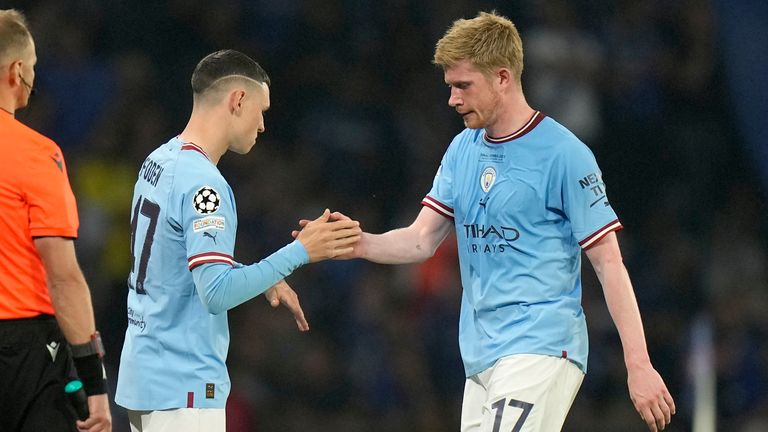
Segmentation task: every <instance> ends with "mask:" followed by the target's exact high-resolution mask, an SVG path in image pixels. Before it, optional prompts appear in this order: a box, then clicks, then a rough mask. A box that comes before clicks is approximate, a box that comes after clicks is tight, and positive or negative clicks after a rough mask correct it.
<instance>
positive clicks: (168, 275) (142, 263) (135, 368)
mask: <svg viewBox="0 0 768 432" xmlns="http://www.w3.org/2000/svg"><path fill="white" fill-rule="evenodd" d="M236 230H237V215H236V211H235V198H234V196H233V194H232V190H231V188H230V187H229V185H228V184H227V182H226V180H224V177H222V175H221V173H220V172H219V170H218V169H217V168H216V166H215V165H214V164H213V163H212V162H211V161H210V160H209V159H208V157H207V155H206V154H205V152H204V151H203V150H202V149H201V148H200V147H198V146H196V145H195V144H192V143H183V142H181V141H180V140H179V139H178V138H174V139H172V140H170V141H169V142H168V143H166V144H164V145H162V146H160V147H159V148H157V149H156V150H155V151H154V152H152V154H150V155H149V157H148V158H147V159H146V160H145V161H144V163H143V164H142V166H141V169H140V171H139V178H138V181H137V182H136V186H135V188H134V194H133V204H132V217H131V252H132V255H133V265H132V267H131V273H130V275H129V277H128V287H129V290H128V311H127V312H128V329H127V330H126V333H125V344H124V345H123V351H122V355H121V357H120V371H119V376H118V382H117V394H116V395H115V401H116V402H117V403H118V404H119V405H121V406H123V407H125V408H128V409H132V410H162V409H172V408H185V407H190V408H224V406H225V403H226V400H227V396H228V395H229V390H230V381H229V376H228V374H227V368H226V365H225V360H226V357H227V350H228V348H229V328H228V325H227V312H226V311H227V310H228V309H231V308H233V307H235V306H237V305H238V304H240V303H243V302H244V301H246V300H248V299H250V298H253V297H254V296H257V295H259V294H261V293H262V292H264V291H265V290H266V289H268V288H269V287H270V286H272V285H273V284H275V283H276V282H278V281H279V280H281V279H283V278H284V277H286V276H287V275H288V274H290V273H291V272H292V271H293V270H294V269H296V268H298V267H299V266H301V265H303V264H305V263H307V262H309V257H308V256H307V253H306V250H305V249H304V247H303V246H302V245H301V243H300V242H298V241H294V242H293V243H291V244H289V245H288V246H286V247H284V248H282V249H280V250H279V251H277V252H275V253H274V254H272V255H270V256H269V257H268V258H266V259H264V260H263V261H261V262H259V263H258V264H253V265H250V266H243V265H241V264H238V263H236V262H235V261H234V258H233V253H234V245H235V232H236Z"/></svg>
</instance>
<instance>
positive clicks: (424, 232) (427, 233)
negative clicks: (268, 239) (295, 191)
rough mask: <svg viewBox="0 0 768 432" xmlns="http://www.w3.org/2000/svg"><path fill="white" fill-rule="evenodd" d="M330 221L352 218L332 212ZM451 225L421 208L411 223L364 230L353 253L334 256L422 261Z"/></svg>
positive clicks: (386, 261)
mask: <svg viewBox="0 0 768 432" xmlns="http://www.w3.org/2000/svg"><path fill="white" fill-rule="evenodd" d="M331 220H333V221H336V220H351V219H350V218H349V216H346V215H344V214H342V213H339V212H334V213H332V214H331ZM309 222H310V221H309V220H308V219H302V220H300V221H299V226H300V227H301V228H304V227H305V226H307V224H308V223H309ZM452 225H453V223H452V221H451V220H449V219H446V218H445V217H444V216H441V215H439V214H437V213H436V212H435V211H433V210H431V209H429V208H427V207H424V208H422V209H421V212H420V213H419V215H418V216H417V217H416V220H414V221H413V223H412V224H411V225H410V226H408V227H405V228H399V229H394V230H392V231H388V232H386V233H384V234H370V233H366V232H363V234H362V236H361V237H360V241H359V242H357V243H355V244H354V245H352V248H353V249H352V252H349V253H344V254H341V255H337V256H336V257H335V258H334V259H341V260H344V259H352V258H363V259H366V260H368V261H372V262H375V263H379V264H409V263H416V262H422V261H424V260H426V259H427V258H429V257H431V256H432V255H434V254H435V251H436V250H437V247H438V246H440V243H442V242H443V240H445V237H446V236H447V235H448V233H449V232H450V230H451V226H452ZM300 232H301V231H299V230H294V231H293V232H292V233H291V235H292V236H293V238H297V237H298V235H299V233H300Z"/></svg>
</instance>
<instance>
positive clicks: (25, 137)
mask: <svg viewBox="0 0 768 432" xmlns="http://www.w3.org/2000/svg"><path fill="white" fill-rule="evenodd" d="M9 132H10V135H11V137H10V138H11V140H10V141H11V143H12V145H14V148H13V149H12V150H11V151H13V152H21V153H33V154H34V153H38V152H44V153H46V154H48V153H51V154H52V155H53V154H55V153H57V152H58V153H59V155H60V154H61V149H60V148H59V145H58V144H56V142H55V141H54V140H52V139H51V138H48V137H47V136H45V135H43V134H42V133H40V132H38V131H36V130H34V129H32V128H31V127H29V126H27V125H25V124H24V123H22V122H20V121H15V122H13V123H12V124H11V125H10V127H9Z"/></svg>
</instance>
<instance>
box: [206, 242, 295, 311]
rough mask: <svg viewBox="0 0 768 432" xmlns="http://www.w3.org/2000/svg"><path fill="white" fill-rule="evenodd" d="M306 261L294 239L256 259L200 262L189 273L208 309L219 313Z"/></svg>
mask: <svg viewBox="0 0 768 432" xmlns="http://www.w3.org/2000/svg"><path fill="white" fill-rule="evenodd" d="M308 262H309V256H308V255H307V252H306V250H305V249H304V247H303V246H302V245H301V243H300V242H298V241H294V242H293V243H291V244H289V245H287V246H285V247H283V248H282V249H280V250H278V251H277V252H275V253H273V254H272V255H270V256H268V257H267V258H265V259H263V260H261V261H259V262H258V263H255V264H251V265H248V266H243V267H234V268H233V267H229V266H227V265H222V264H203V265H202V266H199V267H196V268H195V269H193V270H192V277H193V279H194V281H195V286H196V287H197V288H198V292H199V293H200V297H201V299H202V300H203V303H204V304H205V306H206V308H207V309H208V311H209V312H210V313H212V314H219V313H222V312H225V311H227V310H229V309H232V308H233V307H235V306H237V305H239V304H241V303H244V302H246V301H248V300H250V299H252V298H254V297H256V296H258V295H259V294H262V293H263V292H264V291H266V290H267V289H269V288H270V287H271V286H272V285H274V284H276V283H277V282H279V281H280V280H282V279H285V277H287V276H288V275H290V274H291V273H293V271H294V270H296V269H297V268H299V267H301V266H302V265H304V264H306V263H308Z"/></svg>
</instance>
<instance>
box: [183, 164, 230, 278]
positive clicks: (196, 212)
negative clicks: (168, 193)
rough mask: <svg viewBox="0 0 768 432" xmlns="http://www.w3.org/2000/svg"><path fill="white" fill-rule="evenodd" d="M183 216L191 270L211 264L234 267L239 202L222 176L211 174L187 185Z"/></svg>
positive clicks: (188, 262)
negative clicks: (236, 202) (237, 206)
mask: <svg viewBox="0 0 768 432" xmlns="http://www.w3.org/2000/svg"><path fill="white" fill-rule="evenodd" d="M181 215H182V218H181V219H182V220H181V223H182V225H183V227H182V230H183V232H184V241H185V242H186V249H187V264H188V266H189V270H190V271H191V270H192V269H193V268H195V267H197V266H199V265H202V264H208V263H221V264H228V265H234V260H233V254H234V249H235V234H236V232H237V216H236V215H237V213H236V209H235V199H234V195H233V193H232V189H231V188H230V187H229V185H228V184H227V183H226V181H225V180H224V179H223V178H222V177H221V176H213V175H211V176H208V177H207V178H201V179H196V180H194V181H189V182H188V184H186V185H184V187H183V196H182V199H181Z"/></svg>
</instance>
